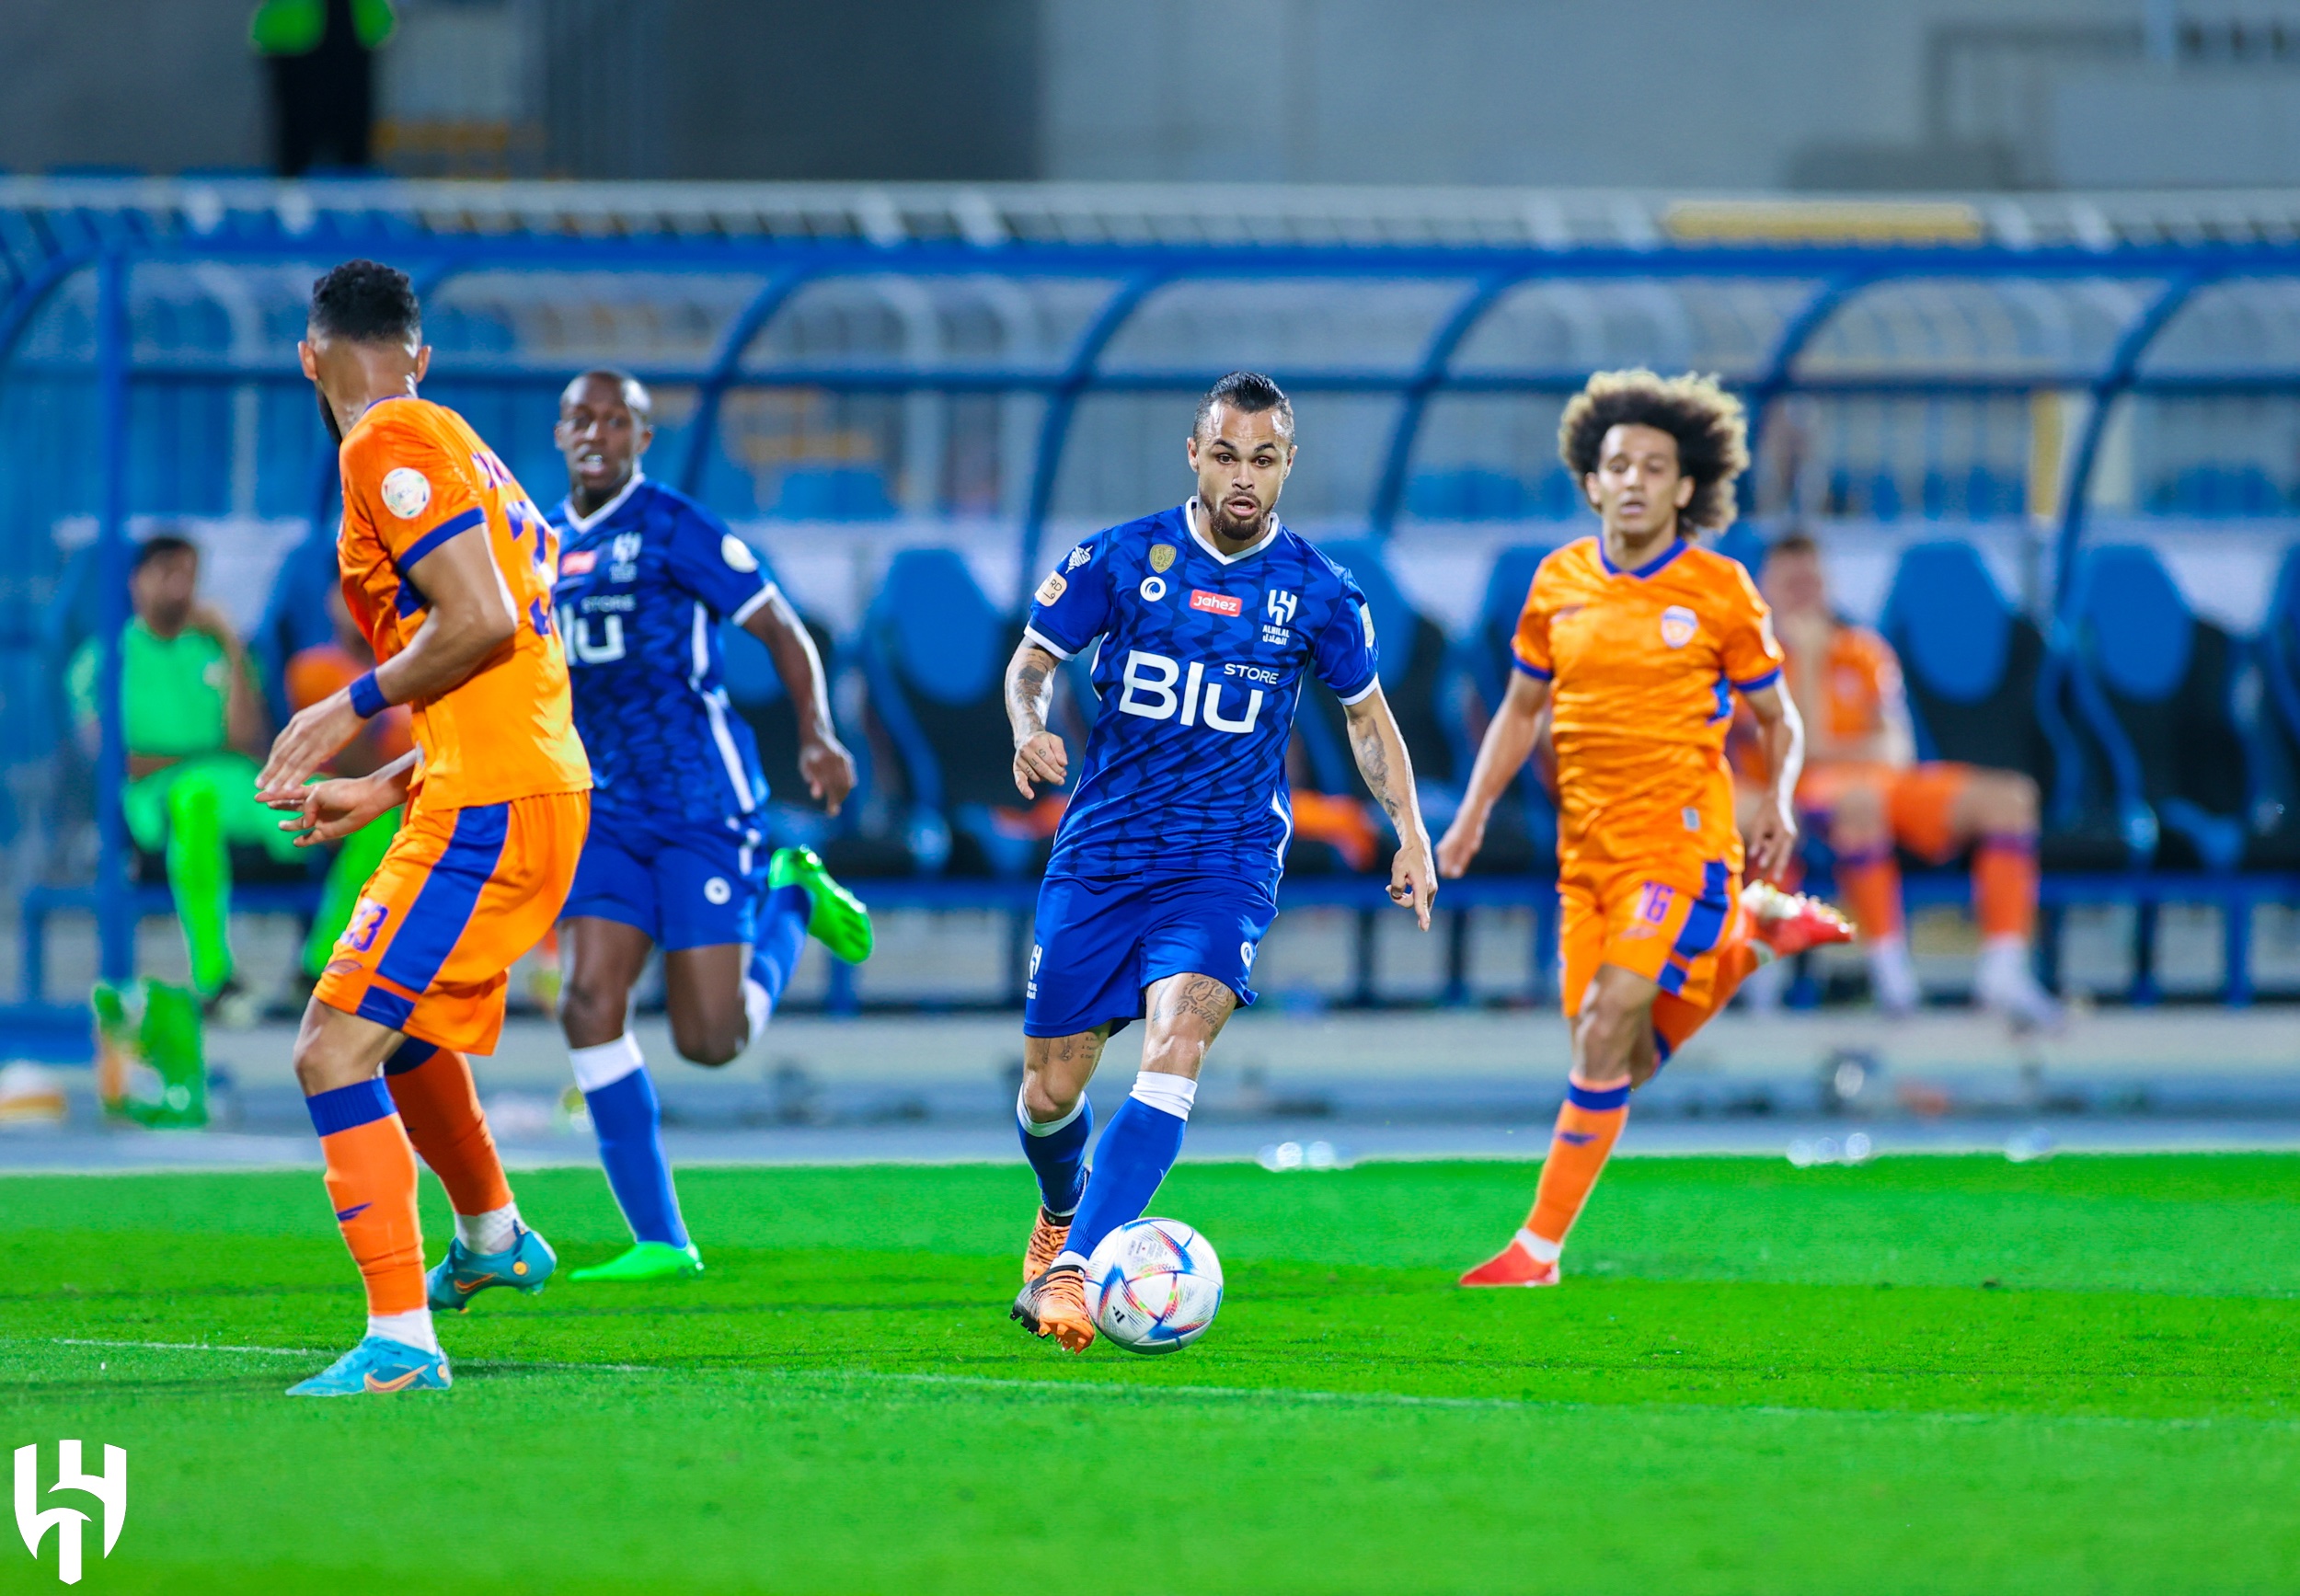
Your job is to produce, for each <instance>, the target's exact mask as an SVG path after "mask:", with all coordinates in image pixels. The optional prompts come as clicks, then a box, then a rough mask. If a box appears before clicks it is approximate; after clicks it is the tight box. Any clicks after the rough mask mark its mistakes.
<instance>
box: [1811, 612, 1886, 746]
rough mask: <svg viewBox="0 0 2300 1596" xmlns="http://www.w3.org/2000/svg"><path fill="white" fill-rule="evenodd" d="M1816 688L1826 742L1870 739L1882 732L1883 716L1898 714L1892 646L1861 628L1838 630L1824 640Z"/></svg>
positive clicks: (1865, 628) (1844, 627) (1839, 627)
mask: <svg viewBox="0 0 2300 1596" xmlns="http://www.w3.org/2000/svg"><path fill="white" fill-rule="evenodd" d="M1795 680H1796V675H1795V672H1794V671H1792V672H1791V681H1792V683H1793V682H1794V681H1795ZM1820 686H1821V695H1822V704H1821V706H1820V707H1821V709H1822V712H1823V714H1824V715H1825V716H1826V717H1827V720H1826V723H1825V724H1826V725H1827V728H1828V732H1829V735H1830V736H1831V737H1833V738H1846V739H1851V738H1859V737H1873V736H1875V735H1876V734H1877V733H1878V732H1880V731H1882V730H1883V729H1885V717H1886V714H1887V712H1888V711H1889V710H1897V708H1898V706H1899V701H1900V698H1901V694H1902V686H1901V661H1900V660H1899V659H1897V658H1896V657H1895V656H1894V654H1893V652H1892V644H1890V643H1888V642H1886V641H1885V640H1884V639H1883V638H1882V637H1879V636H1878V635H1877V634H1876V633H1874V632H1872V631H1870V630H1869V628H1868V627H1867V626H1838V627H1837V628H1836V629H1835V630H1834V632H1832V633H1831V634H1830V636H1829V653H1828V657H1827V658H1826V659H1825V660H1823V661H1822V665H1821V681H1820ZM1805 707H1811V706H1805Z"/></svg>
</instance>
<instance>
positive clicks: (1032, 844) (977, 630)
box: [862, 548, 1080, 876]
mask: <svg viewBox="0 0 2300 1596" xmlns="http://www.w3.org/2000/svg"><path fill="white" fill-rule="evenodd" d="M1018 636H1019V627H1018V625H1017V623H1016V622H1015V621H1014V619H1013V618H1012V617H1010V616H1008V615H1006V614H1001V613H1000V612H999V611H998V610H997V609H996V608H995V607H994V606H993V605H992V603H991V602H990V600H989V599H987V598H986V597H984V596H983V590H982V589H981V587H979V586H978V585H977V584H976V583H975V580H974V577H973V573H972V572H971V571H970V570H968V569H967V566H966V561H965V560H964V559H963V558H961V557H960V556H959V554H958V553H957V552H956V551H955V550H952V549H947V548H912V549H904V550H903V552H901V553H900V554H897V555H896V556H895V557H894V558H893V559H892V560H891V562H889V564H888V566H887V573H886V578H885V580H883V581H882V582H881V583H880V587H879V592H878V596H877V597H876V598H875V599H873V600H872V601H871V604H870V609H869V612H868V614H867V615H866V616H865V617H864V620H863V628H862V650H863V670H864V674H865V678H866V680H867V681H868V683H869V690H870V707H871V711H872V713H873V714H874V715H875V716H876V718H877V719H878V722H879V724H880V727H882V728H883V729H884V730H885V732H886V734H887V740H888V741H889V742H890V743H891V745H892V748H893V751H894V753H895V756H896V759H897V761H898V762H899V764H900V765H901V767H902V775H903V782H904V786H905V787H906V789H907V793H908V798H909V818H908V821H907V823H906V832H905V834H906V840H907V844H908V846H909V849H910V852H911V855H912V856H913V858H914V861H915V864H916V867H917V868H918V869H919V870H920V871H921V872H922V873H925V874H930V875H931V874H939V873H941V872H942V871H944V870H946V869H948V870H951V871H954V872H957V873H960V874H969V875H981V874H985V873H987V874H991V875H995V876H1019V875H1024V874H1026V873H1028V872H1029V871H1030V870H1031V869H1033V868H1035V867H1039V866H1041V865H1042V864H1043V863H1044V862H1045V858H1046V854H1047V849H1048V844H1049V841H1050V839H1051V836H1052V823H1051V817H1049V816H1046V815H1044V814H1042V813H1041V810H1038V809H1032V810H1024V809H1021V807H1020V796H1019V794H1018V793H1017V792H1016V790H1015V786H1014V775H1013V745H1012V741H1011V738H1010V734H1009V732H1008V729H1007V726H1006V708H1005V706H1004V703H1003V697H1004V691H1003V688H1004V679H1005V674H1006V660H1007V658H1008V656H1009V655H1010V653H1011V652H1012V650H1013V647H1014V644H1015V640H1016V638H1017V637H1018ZM1056 707H1057V711H1058V714H1059V713H1060V712H1061V711H1062V710H1063V705H1062V703H1061V699H1060V695H1058V700H1057V706H1056ZM1073 713H1074V714H1075V711H1074V712H1073ZM1064 730H1065V735H1067V734H1068V728H1067V726H1065V728H1064ZM1079 747H1080V743H1079V741H1077V740H1076V739H1075V738H1074V739H1072V750H1073V755H1074V762H1073V769H1074V770H1075V768H1076V766H1075V754H1076V752H1077V751H1078V750H1079ZM1041 807H1042V806H1041Z"/></svg>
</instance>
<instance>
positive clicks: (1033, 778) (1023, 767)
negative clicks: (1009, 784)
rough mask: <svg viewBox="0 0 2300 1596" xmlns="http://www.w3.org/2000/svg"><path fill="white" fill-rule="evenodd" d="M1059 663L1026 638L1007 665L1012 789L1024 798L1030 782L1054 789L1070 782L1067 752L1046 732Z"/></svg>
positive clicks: (1031, 794) (1029, 794)
mask: <svg viewBox="0 0 2300 1596" xmlns="http://www.w3.org/2000/svg"><path fill="white" fill-rule="evenodd" d="M1061 668H1062V661H1061V660H1057V659H1055V658H1054V656H1053V655H1052V654H1050V653H1048V652H1047V651H1046V650H1045V649H1041V648H1040V647H1039V646H1038V645H1037V644H1036V643H1033V642H1031V641H1030V640H1029V639H1028V638H1027V637H1026V638H1025V639H1023V642H1022V645H1021V647H1019V648H1018V649H1015V651H1014V658H1013V659H1011V660H1007V661H1006V724H1007V725H1009V726H1011V727H1013V728H1014V785H1015V786H1016V787H1018V788H1019V789H1020V791H1021V793H1022V796H1023V797H1024V798H1037V797H1038V793H1037V792H1036V791H1035V790H1034V789H1033V788H1032V787H1031V786H1030V784H1031V783H1032V782H1043V783H1044V784H1045V785H1046V786H1048V787H1060V786H1062V784H1063V783H1064V782H1065V781H1067V780H1069V779H1070V751H1069V750H1068V749H1067V748H1064V746H1063V740H1062V739H1061V738H1060V737H1058V736H1056V735H1055V734H1054V733H1053V732H1051V731H1049V730H1047V729H1046V714H1047V711H1048V710H1049V709H1050V708H1052V706H1053V702H1054V672H1056V671H1058V670H1060V669H1061Z"/></svg>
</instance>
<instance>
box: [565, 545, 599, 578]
mask: <svg viewBox="0 0 2300 1596" xmlns="http://www.w3.org/2000/svg"><path fill="white" fill-rule="evenodd" d="M598 563H599V551H598V550H597V549H595V548H579V549H577V550H575V551H574V552H573V553H572V554H563V555H561V556H559V575H561V576H563V577H579V576H582V575H585V574H586V573H588V572H589V571H590V570H591V568H592V567H593V566H595V565H597V564H598Z"/></svg>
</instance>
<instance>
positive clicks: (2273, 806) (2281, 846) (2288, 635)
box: [2249, 548, 2300, 870]
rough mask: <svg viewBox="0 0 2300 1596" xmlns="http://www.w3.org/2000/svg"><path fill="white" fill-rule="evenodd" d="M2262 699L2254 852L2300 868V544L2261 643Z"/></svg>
mask: <svg viewBox="0 0 2300 1596" xmlns="http://www.w3.org/2000/svg"><path fill="white" fill-rule="evenodd" d="M2257 652H2258V658H2259V661H2260V685H2261V689H2262V691H2261V703H2260V716H2259V719H2258V721H2257V724H2256V726H2255V738H2254V746H2255V748H2256V750H2257V755H2258V759H2259V764H2258V765H2257V767H2256V768H2258V769H2259V770H2260V776H2261V783H2260V785H2261V790H2260V795H2259V797H2258V798H2256V799H2255V801H2254V804H2253V808H2252V841H2251V846H2250V849H2249V854H2250V855H2251V857H2252V859H2253V860H2254V862H2256V863H2258V864H2260V866H2262V867H2266V868H2272V869H2280V870H2294V869H2300V548H2294V549H2291V550H2289V551H2287V552H2286V554H2285V556H2284V561H2283V568H2282V569H2281V570H2279V571H2278V572H2277V575H2276V587H2275V591H2274V593H2273V595H2272V596H2271V598H2270V600H2269V605H2268V617H2267V619H2266V620H2265V621H2264V622H2262V623H2261V626H2260V640H2259V645H2258V650H2257Z"/></svg>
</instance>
